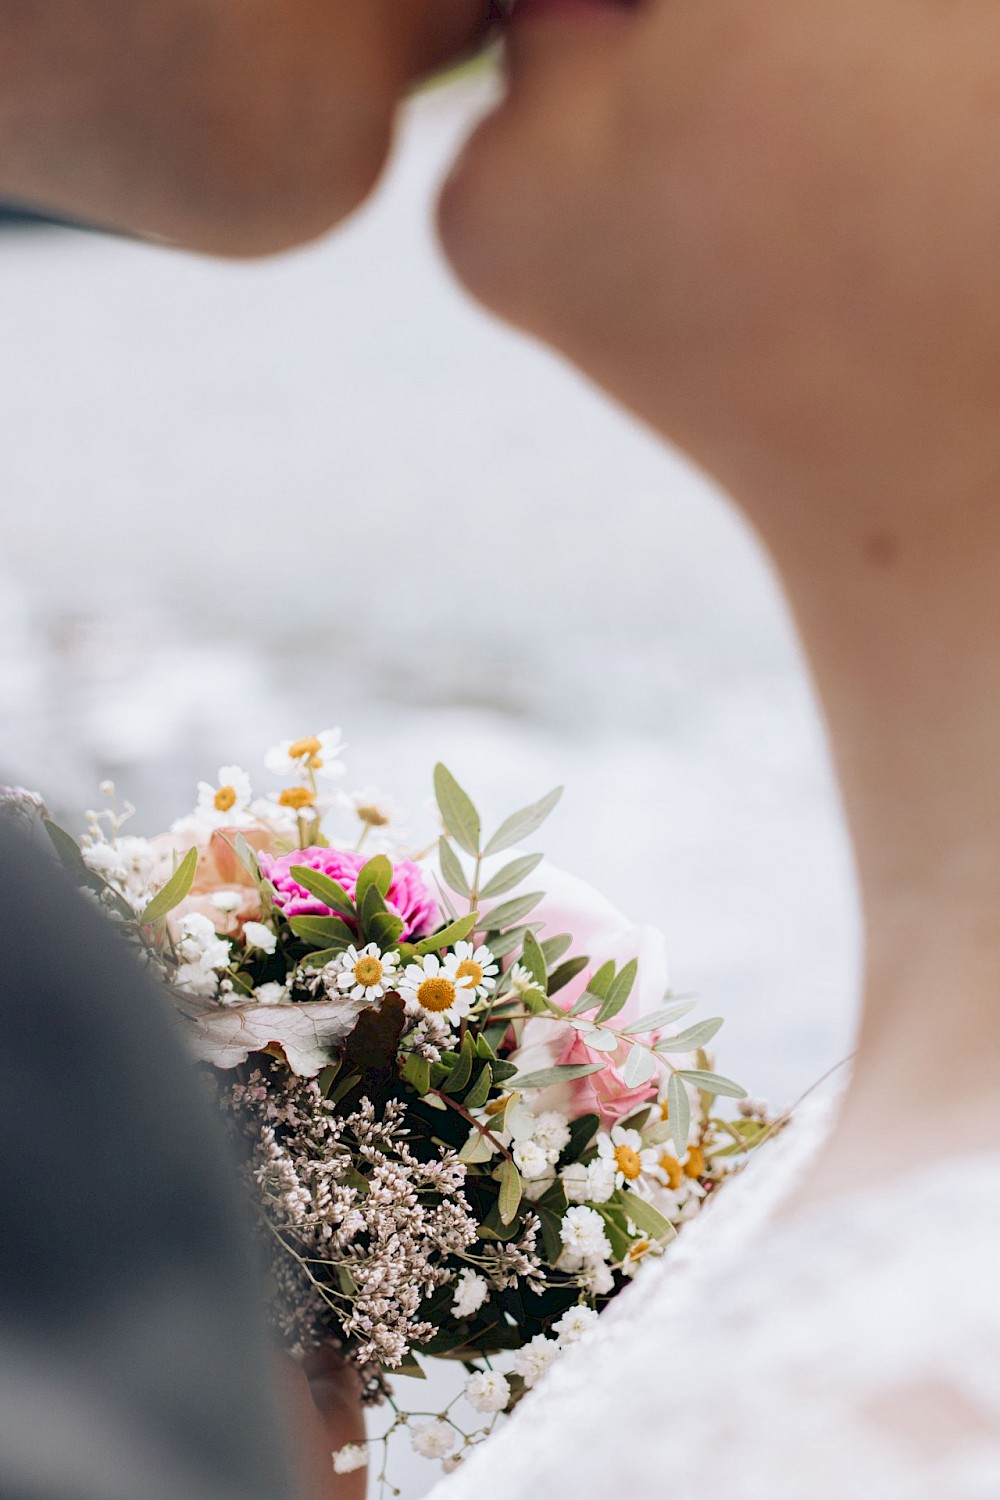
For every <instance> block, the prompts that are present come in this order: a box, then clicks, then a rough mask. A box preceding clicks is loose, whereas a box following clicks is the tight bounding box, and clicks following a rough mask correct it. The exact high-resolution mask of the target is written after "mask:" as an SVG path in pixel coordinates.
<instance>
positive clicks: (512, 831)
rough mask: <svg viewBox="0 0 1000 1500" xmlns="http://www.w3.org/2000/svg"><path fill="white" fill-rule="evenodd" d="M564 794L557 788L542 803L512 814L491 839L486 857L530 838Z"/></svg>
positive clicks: (485, 852)
mask: <svg viewBox="0 0 1000 1500" xmlns="http://www.w3.org/2000/svg"><path fill="white" fill-rule="evenodd" d="M562 794H563V789H562V787H561V786H557V787H556V788H555V790H554V791H552V792H549V793H548V794H547V795H546V796H544V797H542V798H541V800H540V801H538V802H533V803H532V804H531V806H530V807H522V808H521V810H520V812H516V813H512V814H511V816H510V817H509V818H507V819H506V820H505V821H504V822H503V823H501V825H500V827H499V828H498V829H497V831H496V833H495V834H494V835H493V837H492V838H491V839H490V841H489V843H488V844H487V845H486V848H485V849H484V850H483V853H484V855H485V854H499V853H500V851H501V850H502V849H509V848H510V846H511V845H512V844H519V843H520V842H521V840H522V839H526V838H530V836H531V835H532V834H533V833H534V832H535V831H536V830H537V829H539V828H541V826H542V824H543V823H544V822H545V819H546V818H547V817H548V816H549V813H550V812H551V811H552V809H553V808H554V807H555V805H556V803H557V802H558V801H559V798H560V797H561V796H562Z"/></svg>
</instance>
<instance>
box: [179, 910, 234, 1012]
mask: <svg viewBox="0 0 1000 1500" xmlns="http://www.w3.org/2000/svg"><path fill="white" fill-rule="evenodd" d="M177 951H178V953H179V954H180V956H181V958H182V959H183V960H184V962H183V963H182V964H181V966H180V968H179V969H178V970H177V974H176V976H175V980H174V982H175V983H176V985H177V987H178V989H182V990H186V991H187V992H188V994H191V995H198V996H201V997H204V998H208V997H209V996H212V995H214V994H215V993H216V991H217V990H218V988H219V975H218V972H217V971H218V970H219V969H225V968H226V967H227V966H228V964H229V943H228V942H227V940H226V939H225V938H220V937H219V936H218V934H217V933H216V930H215V928H214V926H213V925H212V923H211V922H210V921H209V919H208V917H206V916H204V915H203V914H202V913H201V912H198V911H193V912H189V913H188V915H187V916H186V917H183V918H182V919H181V926H180V937H179V939H178V942H177Z"/></svg>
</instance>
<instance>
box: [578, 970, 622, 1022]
mask: <svg viewBox="0 0 1000 1500" xmlns="http://www.w3.org/2000/svg"><path fill="white" fill-rule="evenodd" d="M614 977H615V966H614V963H613V961H612V960H611V959H610V958H609V959H608V961H607V963H606V964H601V967H600V968H599V969H598V971H597V973H596V974H594V975H593V976H592V977H591V979H590V982H589V983H588V985H587V988H586V989H585V990H584V992H583V994H582V995H581V996H580V998H579V1000H578V1001H577V1002H576V1004H575V1005H574V1006H573V1008H572V1010H571V1011H570V1015H571V1016H582V1015H583V1013H584V1011H587V1010H596V1008H597V1007H598V1006H599V1005H603V1004H604V1002H605V1000H606V999H607V998H608V990H609V989H610V988H611V983H612V980H613V979H614Z"/></svg>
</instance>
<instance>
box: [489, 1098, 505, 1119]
mask: <svg viewBox="0 0 1000 1500" xmlns="http://www.w3.org/2000/svg"><path fill="white" fill-rule="evenodd" d="M509 1098H510V1095H509V1094H504V1096H503V1098H501V1099H491V1100H490V1102H489V1104H487V1106H486V1113H487V1114H488V1115H491V1116H492V1115H500V1114H503V1112H504V1110H505V1109H506V1108H507V1100H508V1099H509Z"/></svg>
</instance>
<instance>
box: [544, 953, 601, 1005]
mask: <svg viewBox="0 0 1000 1500" xmlns="http://www.w3.org/2000/svg"><path fill="white" fill-rule="evenodd" d="M543 951H544V949H543ZM589 963H590V959H589V958H588V957H587V956H586V954H580V956H579V957H578V958H567V960H566V962H565V963H564V964H560V965H559V967H558V969H555V970H553V972H552V973H551V974H550V975H549V994H550V995H558V993H559V991H560V990H563V989H565V988H566V986H567V985H568V984H570V983H571V982H572V981H573V980H574V979H575V978H576V976H577V975H578V974H580V973H582V972H583V970H584V969H585V968H586V967H587V965H588V964H589Z"/></svg>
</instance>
